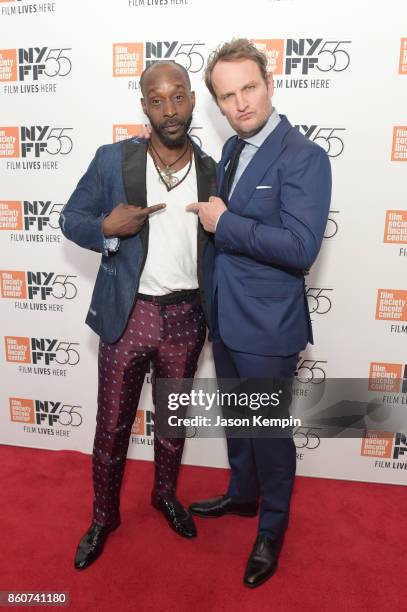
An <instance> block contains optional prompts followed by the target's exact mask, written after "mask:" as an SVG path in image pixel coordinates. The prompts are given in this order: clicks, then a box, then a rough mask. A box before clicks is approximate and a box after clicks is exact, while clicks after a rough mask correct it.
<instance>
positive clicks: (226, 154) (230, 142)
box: [217, 136, 237, 195]
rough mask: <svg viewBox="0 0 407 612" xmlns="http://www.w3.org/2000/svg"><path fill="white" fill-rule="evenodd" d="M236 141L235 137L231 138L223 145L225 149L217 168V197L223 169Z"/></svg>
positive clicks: (222, 177) (223, 172)
mask: <svg viewBox="0 0 407 612" xmlns="http://www.w3.org/2000/svg"><path fill="white" fill-rule="evenodd" d="M236 140H237V136H232V138H230V139H229V140H228V141H227V142H226V143H225V148H224V150H223V152H222V159H221V160H220V163H219V168H218V180H217V194H218V195H219V194H220V192H221V187H222V183H223V179H224V178H225V168H226V165H227V162H228V161H229V159H230V157H231V155H232V151H233V149H234V148H235V143H236Z"/></svg>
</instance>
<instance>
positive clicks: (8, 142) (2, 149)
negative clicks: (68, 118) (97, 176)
mask: <svg viewBox="0 0 407 612" xmlns="http://www.w3.org/2000/svg"><path fill="white" fill-rule="evenodd" d="M72 129H73V128H67V127H51V126H49V125H30V126H25V125H24V126H21V127H0V157H41V156H42V155H44V154H45V155H46V154H48V155H68V154H69V153H70V152H71V151H72V147H73V142H72V139H71V137H70V136H69V135H68V133H67V132H70V131H71V130H72Z"/></svg>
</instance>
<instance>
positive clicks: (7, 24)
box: [0, 0, 407, 484]
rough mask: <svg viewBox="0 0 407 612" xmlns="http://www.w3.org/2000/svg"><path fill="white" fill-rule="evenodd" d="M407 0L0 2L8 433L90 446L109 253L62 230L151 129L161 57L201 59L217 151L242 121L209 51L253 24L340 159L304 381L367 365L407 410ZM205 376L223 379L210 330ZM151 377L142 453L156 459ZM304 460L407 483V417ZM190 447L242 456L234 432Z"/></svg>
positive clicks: (292, 111) (353, 374)
mask: <svg viewBox="0 0 407 612" xmlns="http://www.w3.org/2000/svg"><path fill="white" fill-rule="evenodd" d="M406 18H407V6H406V3H405V1H404V0H400V1H398V0H389V1H388V2H386V3H384V2H382V1H379V0H378V1H369V2H368V1H367V0H361V1H359V2H353V1H352V2H351V1H348V0H345V1H343V0H342V1H339V0H328V1H327V0H324V1H322V0H307V1H306V2H304V1H303V0H250V1H249V0H233V1H230V2H228V1H224V2H218V1H215V0H115V1H114V2H113V0H110V1H108V0H105V1H99V2H98V1H96V0H82V1H81V2H72V1H68V0H54V1H53V2H43V1H40V0H0V30H1V37H0V47H1V48H0V100H1V107H0V108H1V111H0V174H1V180H0V248H1V266H0V267H1V270H0V313H1V318H0V335H1V339H0V340H1V348H0V374H1V387H0V394H1V395H0V405H1V413H0V427H1V434H0V436H1V437H0V440H1V442H3V443H5V444H14V445H19V446H30V447H38V448H47V449H70V450H76V451H83V452H86V453H90V452H91V448H92V442H93V432H94V427H95V415H96V393H97V347H98V339H97V337H96V336H95V335H94V334H93V332H91V330H90V329H88V328H87V327H86V326H85V324H84V317H85V314H86V312H87V309H88V305H89V302H90V296H91V291H92V288H93V283H94V279H95V276H96V271H97V268H98V264H99V257H100V256H99V255H97V254H95V253H93V252H90V251H86V250H83V249H80V248H79V247H77V246H75V245H74V244H71V243H69V242H68V241H67V240H65V239H64V237H63V236H62V234H61V232H60V229H59V225H58V220H59V216H60V213H61V210H62V208H63V206H64V203H65V202H66V201H67V199H68V197H69V195H70V194H71V192H72V191H73V189H74V187H75V185H76V183H77V181H78V180H79V178H80V176H81V175H82V174H83V172H84V171H85V170H86V168H87V166H88V164H89V162H90V160H91V159H92V157H93V154H94V152H95V150H96V148H97V147H98V146H100V145H101V144H104V143H109V142H116V141H118V140H122V139H125V138H128V137H131V136H132V135H134V134H137V133H138V131H139V126H140V125H141V124H143V123H144V122H145V117H144V115H143V113H142V110H141V106H140V86H139V79H140V74H141V72H142V70H143V69H144V68H145V67H146V66H148V65H149V64H150V63H151V62H154V61H156V60H158V59H172V60H175V61H177V62H179V63H181V64H182V65H184V66H185V68H186V69H187V70H188V71H189V74H190V77H191V81H192V85H193V89H194V90H195V92H196V96H197V104H196V109H195V113H194V120H193V124H192V128H191V136H192V138H194V139H195V140H196V141H197V142H198V143H199V144H201V145H202V147H203V148H204V149H205V150H206V151H207V152H208V153H210V154H211V155H212V156H213V157H214V158H215V159H219V157H220V152H221V148H222V144H223V142H224V141H225V140H226V138H228V137H229V136H230V135H231V130H230V128H229V127H228V125H227V124H226V121H225V120H224V118H223V117H222V116H221V114H220V113H219V111H218V109H217V107H216V105H215V104H214V103H213V101H212V99H211V97H210V95H209V93H208V92H207V91H206V88H205V86H204V83H203V79H202V76H203V69H204V66H205V63H206V60H207V58H208V55H209V53H210V52H211V50H213V49H214V48H215V47H216V46H217V45H218V44H219V43H220V42H222V41H225V40H229V39H230V38H232V37H233V36H244V37H248V38H250V39H252V40H253V41H254V42H255V44H256V45H258V47H259V48H260V49H262V50H263V51H264V52H265V53H266V54H267V57H268V58H269V67H270V70H271V71H272V72H273V73H274V79H275V94H274V98H273V103H274V105H275V107H276V108H277V110H278V111H279V112H280V113H284V114H286V115H287V116H288V118H289V120H290V121H291V123H292V124H293V125H295V126H296V127H297V129H298V130H300V132H301V133H303V134H304V135H305V136H306V137H307V138H309V139H311V140H313V141H314V142H316V143H318V144H319V145H320V146H321V147H323V148H324V149H325V150H326V151H327V153H328V155H329V157H330V159H331V163H332V170H333V181H334V189H333V197H332V204H331V211H330V216H329V221H328V225H327V228H326V233H325V238H324V242H323V246H322V249H321V253H320V255H319V258H318V260H317V262H316V264H315V265H314V267H313V269H312V271H311V274H310V275H309V276H308V277H307V292H308V301H309V308H310V313H311V318H312V321H313V325H314V335H315V345H314V346H313V347H309V348H308V349H307V350H306V352H305V353H304V354H303V355H302V358H301V366H300V372H301V376H300V380H299V381H298V382H297V383H296V393H297V395H300V394H301V384H302V383H303V382H304V381H307V382H308V383H311V384H312V381H313V380H314V379H315V381H317V380H318V377H319V378H320V377H325V376H326V377H327V378H335V377H336V378H359V379H365V381H366V387H367V390H368V391H370V390H371V391H372V392H376V393H377V392H379V397H380V401H381V402H382V404H383V406H384V407H386V409H387V410H392V409H393V408H396V407H397V408H398V409H400V408H402V406H403V404H404V405H405V410H406V411H407V365H406V363H407V343H406V340H407V274H406V265H407V197H406V194H407V180H406V179H407V176H406V169H407V163H406V162H407V105H406V102H407V26H406V24H407V20H406ZM198 376H200V377H213V376H214V368H213V362H212V357H211V348H210V344H207V345H206V346H205V349H204V351H203V353H202V355H201V359H200V366H199V371H198ZM153 436H154V414H153V407H152V401H151V373H150V374H149V375H147V377H146V381H145V385H144V389H143V394H142V398H141V401H140V405H139V409H138V413H137V417H136V420H135V423H134V428H133V432H132V436H131V440H130V447H129V456H130V457H133V458H142V459H147V460H151V458H152V454H153V453H152V449H153ZM295 440H296V446H297V457H298V473H299V474H303V475H309V476H319V477H332V478H344V479H354V480H365V481H376V482H385V483H386V482H387V483H401V484H407V440H406V433H405V430H404V431H386V430H385V429H383V428H381V427H380V423H376V424H375V422H374V421H372V426H371V428H369V429H367V430H366V431H365V433H364V435H363V436H362V437H355V438H349V439H327V438H324V437H322V436H321V435H320V432H318V430H317V429H315V430H312V429H310V428H303V429H300V430H298V431H297V432H296V436H295ZM184 462H186V463H189V464H195V465H206V466H220V467H226V466H227V456H226V451H225V441H224V439H189V440H187V444H186V450H185V453H184Z"/></svg>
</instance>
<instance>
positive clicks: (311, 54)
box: [253, 38, 352, 75]
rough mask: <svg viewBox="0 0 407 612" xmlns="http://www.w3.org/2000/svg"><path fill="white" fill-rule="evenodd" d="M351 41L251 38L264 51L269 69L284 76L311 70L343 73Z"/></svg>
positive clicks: (303, 73) (305, 72) (348, 58)
mask: <svg viewBox="0 0 407 612" xmlns="http://www.w3.org/2000/svg"><path fill="white" fill-rule="evenodd" d="M351 42H352V41H351V40H324V39H323V38H298V39H294V38H287V39H282V38H279V39H272V40H253V44H254V45H255V46H256V47H257V48H258V49H259V50H260V51H262V52H263V53H265V55H266V57H267V59H268V70H269V72H272V73H273V74H286V75H292V74H302V75H308V74H309V73H310V72H312V71H313V70H318V71H319V72H321V73H327V72H331V71H332V72H343V71H344V70H346V69H347V68H348V66H349V64H350V55H349V52H348V51H349V45H350V44H351Z"/></svg>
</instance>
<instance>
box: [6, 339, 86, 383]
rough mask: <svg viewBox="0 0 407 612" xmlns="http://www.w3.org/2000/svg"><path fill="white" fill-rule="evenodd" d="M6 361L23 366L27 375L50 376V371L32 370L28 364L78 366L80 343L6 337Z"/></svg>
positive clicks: (23, 370)
mask: <svg viewBox="0 0 407 612" xmlns="http://www.w3.org/2000/svg"><path fill="white" fill-rule="evenodd" d="M4 342H5V355H6V361H7V362H9V363H14V364H24V365H21V367H22V368H23V369H22V370H20V371H22V372H24V373H27V374H31V373H34V374H49V373H50V372H48V371H45V370H44V371H43V370H41V371H39V370H38V371H37V370H36V369H34V370H32V368H31V366H29V367H28V368H27V367H26V366H27V364H32V365H34V366H36V365H45V366H50V365H59V366H66V365H69V366H76V365H77V364H78V363H79V361H80V354H79V342H69V341H65V340H59V339H57V338H29V337H26V336H5V338H4Z"/></svg>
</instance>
